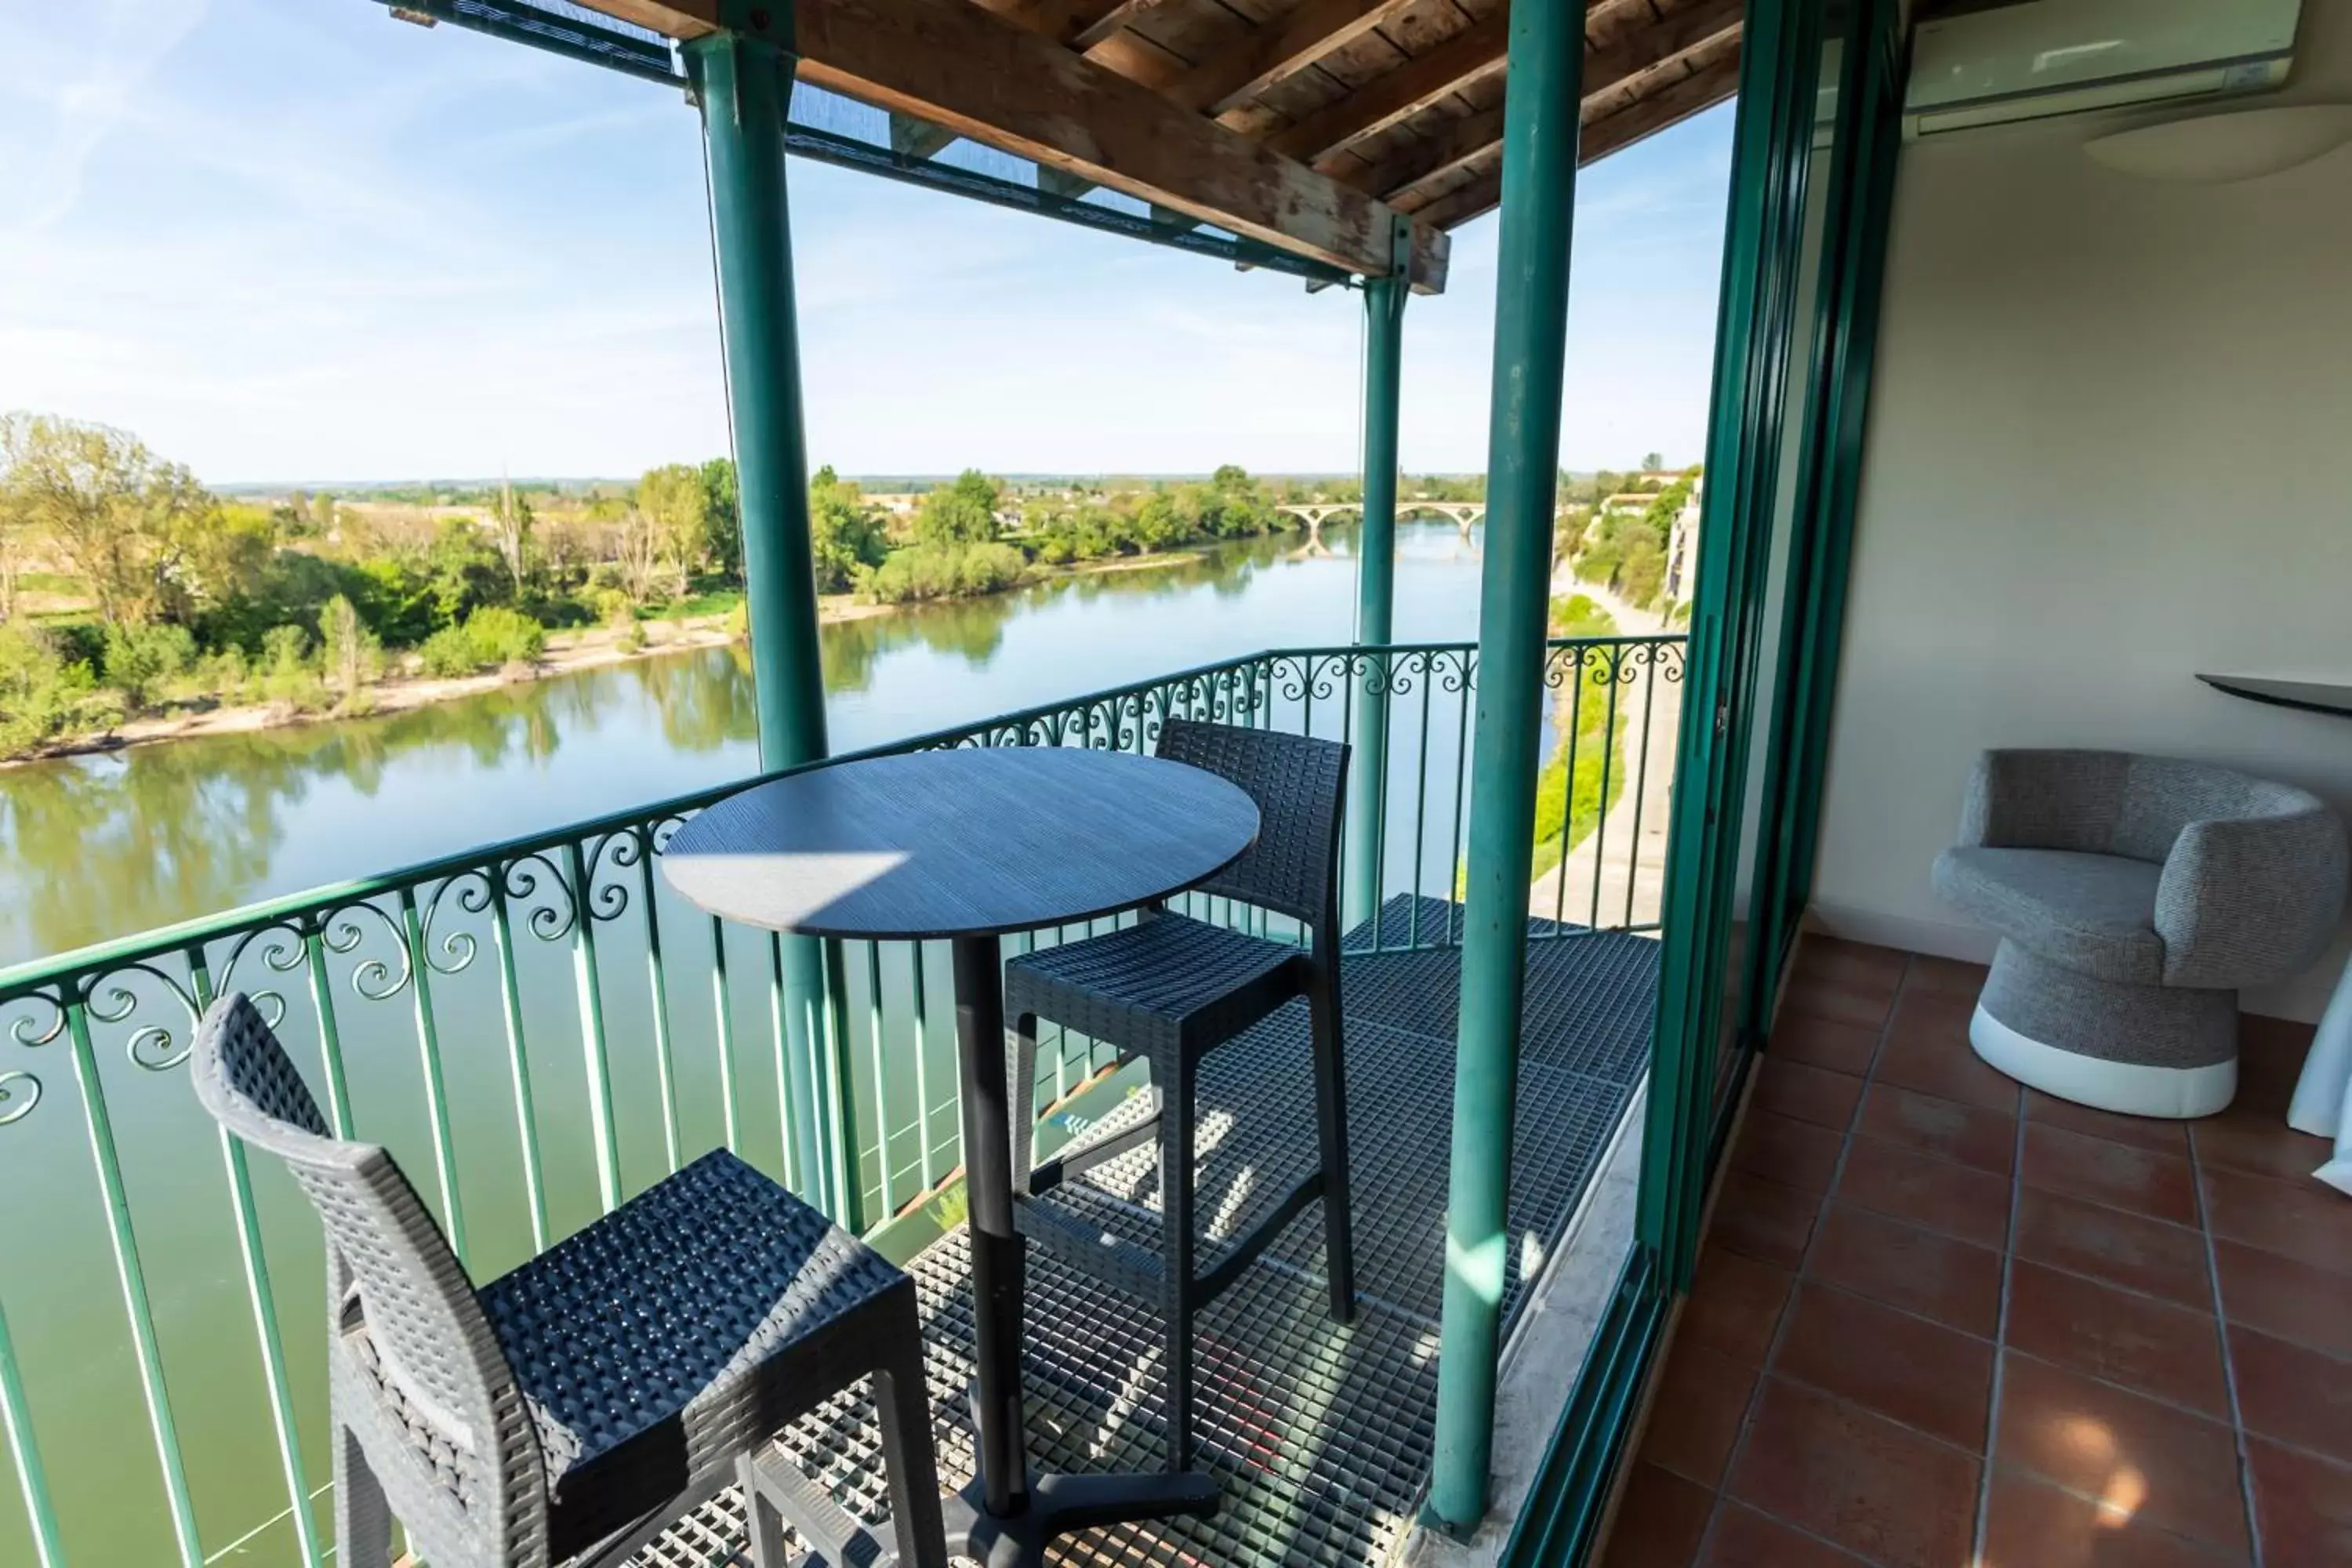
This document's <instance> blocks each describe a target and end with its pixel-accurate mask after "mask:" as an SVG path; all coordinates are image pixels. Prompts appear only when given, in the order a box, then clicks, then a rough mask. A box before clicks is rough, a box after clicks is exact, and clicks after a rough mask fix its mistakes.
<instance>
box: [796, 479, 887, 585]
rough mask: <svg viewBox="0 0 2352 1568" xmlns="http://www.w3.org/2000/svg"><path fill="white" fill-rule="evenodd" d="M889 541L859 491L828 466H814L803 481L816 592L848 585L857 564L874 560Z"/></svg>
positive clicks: (853, 579) (884, 554)
mask: <svg viewBox="0 0 2352 1568" xmlns="http://www.w3.org/2000/svg"><path fill="white" fill-rule="evenodd" d="M889 553H890V547H889V543H888V542H887V540H886V539H885V538H884V537H883V533H882V522H881V520H880V519H879V518H877V517H876V516H875V515H874V510H873V509H872V508H871V507H868V506H867V505H866V496H865V492H864V491H862V490H860V489H858V488H857V486H856V484H855V483H854V482H852V481H850V480H847V479H842V478H841V477H840V476H839V475H837V474H835V472H834V471H833V468H832V466H831V465H830V464H828V465H826V466H825V467H824V468H819V469H818V470H817V472H816V478H814V479H811V480H810V481H809V556H810V561H811V564H812V565H813V566H814V568H815V572H816V585H817V589H818V591H819V592H821V593H826V594H838V593H842V592H844V591H845V590H847V589H848V588H850V587H852V586H854V585H855V584H856V581H857V574H858V570H859V568H861V567H866V566H879V565H881V564H882V563H883V561H884V560H885V559H886V558H887V557H888V555H889Z"/></svg>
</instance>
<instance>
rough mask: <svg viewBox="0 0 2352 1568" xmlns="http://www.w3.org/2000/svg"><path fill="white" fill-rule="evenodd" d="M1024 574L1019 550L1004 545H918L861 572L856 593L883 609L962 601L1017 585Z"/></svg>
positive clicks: (1024, 565) (1024, 567)
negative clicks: (925, 603) (969, 597)
mask: <svg viewBox="0 0 2352 1568" xmlns="http://www.w3.org/2000/svg"><path fill="white" fill-rule="evenodd" d="M1028 570H1029V563H1028V562H1027V561H1026V560H1025V559H1024V557H1023V555H1022V553H1021V552H1019V551H1018V550H1015V549H1014V548H1013V546H1011V545H1009V544H996V543H987V544H965V545H929V544H919V545H916V546H915V547H913V548H912V549H908V550H901V551H898V552H896V553H895V554H893V555H892V556H891V557H890V559H888V560H887V561H885V562H884V563H882V564H881V565H879V566H872V567H868V568H866V570H865V571H864V572H863V573H862V574H860V577H859V582H858V590H859V592H860V593H861V594H863V595H865V596H866V598H868V599H871V600H873V601H874V602H875V603H877V604H883V605H903V604H912V603H916V602H919V601H920V600H925V599H955V598H964V597H968V596H970V595H977V594H993V593H998V592H1000V591H1002V590H1003V589H1006V588H1011V587H1013V586H1016V585H1017V584H1019V583H1020V582H1021V580H1022V578H1023V577H1024V576H1026V575H1027V574H1028Z"/></svg>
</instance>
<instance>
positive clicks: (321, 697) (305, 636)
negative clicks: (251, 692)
mask: <svg viewBox="0 0 2352 1568" xmlns="http://www.w3.org/2000/svg"><path fill="white" fill-rule="evenodd" d="M255 684H256V685H257V687H258V688H259V689H260V695H261V698H262V700H264V701H266V702H282V703H284V704H286V705H287V706H288V707H289V708H295V709H299V710H301V711H303V712H316V711H317V710H320V709H322V708H324V707H326V706H327V701H328V698H327V683H326V682H325V681H324V680H321V679H320V678H319V671H318V668H317V667H316V666H314V665H313V664H312V663H311V662H310V633H309V632H307V631H305V630H303V629H302V628H301V627H300V626H272V627H270V628H269V629H268V631H267V632H264V633H263V634H262V637H261V670H260V674H259V676H258V677H257V679H256V682H255Z"/></svg>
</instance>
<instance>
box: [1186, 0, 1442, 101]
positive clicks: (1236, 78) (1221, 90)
mask: <svg viewBox="0 0 2352 1568" xmlns="http://www.w3.org/2000/svg"><path fill="white" fill-rule="evenodd" d="M1407 5H1412V0H1307V3H1306V4H1305V5H1301V6H1299V7H1298V9H1297V10H1296V11H1293V12H1292V13H1290V15H1289V16H1285V17H1282V18H1280V19H1279V20H1277V21H1276V22H1274V23H1273V24H1271V25H1270V26H1264V27H1260V28H1258V29H1257V30H1256V31H1255V32H1254V33H1252V34H1250V36H1249V37H1246V38H1244V39H1243V40H1242V41H1241V42H1240V43H1239V44H1237V45H1235V46H1234V47H1233V48H1231V49H1229V50H1227V51H1226V52H1225V53H1223V54H1221V55H1218V56H1216V57H1214V58H1211V59H1208V60H1205V61H1203V62H1202V63H1201V64H1200V65H1198V66H1195V67H1194V68H1192V69H1191V70H1190V71H1187V72H1186V73H1185V74H1184V75H1182V76H1181V77H1179V78H1177V79H1176V80H1174V81H1173V82H1171V83H1170V84H1169V85H1168V86H1167V87H1166V88H1165V89H1162V90H1163V91H1164V92H1165V94H1166V95H1167V96H1168V97H1170V98H1171V99H1173V100H1176V101H1177V102H1178V103H1181V104H1182V105H1183V106H1184V107H1185V108H1187V109H1193V110H1200V111H1201V112H1202V113H1203V114H1223V113H1224V112H1225V111H1226V110H1230V109H1234V108H1236V107H1238V106H1239V105H1241V104H1244V103H1246V102H1248V101H1249V100H1251V99H1253V98H1255V97H1256V96H1257V95H1258V94H1259V93H1261V92H1264V91H1265V89H1267V88H1269V87H1272V86H1273V85H1274V84H1275V83H1276V82H1278V81H1280V80H1282V79H1284V78H1286V77H1289V76H1295V75H1296V74H1297V73H1298V72H1300V71H1302V70H1305V69H1306V68H1307V67H1309V66H1311V65H1313V64H1314V63H1315V62H1316V61H1317V60H1318V59H1321V58H1323V57H1324V56H1325V55H1328V54H1329V53H1330V52H1331V51H1332V50H1334V49H1338V48H1340V47H1345V46H1346V45H1348V44H1350V43H1353V42H1354V41H1355V40H1356V39H1358V38H1360V37H1363V36H1364V35H1365V34H1366V33H1369V32H1370V31H1371V30H1372V29H1373V28H1375V27H1377V26H1380V25H1381V23H1383V22H1385V21H1387V20H1388V19H1389V18H1390V17H1391V16H1395V15H1396V14H1397V13H1398V12H1400V11H1402V10H1403V9H1404V8H1405V7H1406V6H1407Z"/></svg>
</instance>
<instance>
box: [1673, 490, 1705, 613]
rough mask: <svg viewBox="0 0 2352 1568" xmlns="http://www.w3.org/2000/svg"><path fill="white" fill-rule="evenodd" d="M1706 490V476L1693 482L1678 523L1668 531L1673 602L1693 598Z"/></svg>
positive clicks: (1676, 514)
mask: <svg viewBox="0 0 2352 1568" xmlns="http://www.w3.org/2000/svg"><path fill="white" fill-rule="evenodd" d="M1705 489H1706V480H1705V479H1693V480H1692V481H1691V489H1690V500H1686V501H1685V502H1683V510H1680V511H1678V512H1676V513H1675V525H1674V527H1673V528H1672V529H1671V530H1669V531H1668V532H1667V534H1666V581H1665V595H1666V599H1667V602H1668V603H1670V604H1679V603H1681V602H1682V601H1683V600H1685V599H1687V598H1689V597H1690V577H1691V574H1693V573H1694V572H1695V571H1696V569H1697V566H1698V514H1699V496H1700V494H1701V492H1702V491H1704V490H1705Z"/></svg>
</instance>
